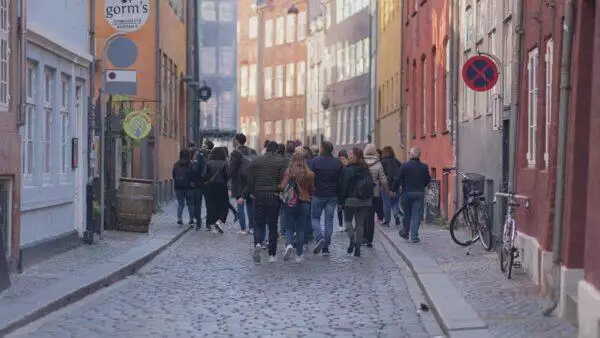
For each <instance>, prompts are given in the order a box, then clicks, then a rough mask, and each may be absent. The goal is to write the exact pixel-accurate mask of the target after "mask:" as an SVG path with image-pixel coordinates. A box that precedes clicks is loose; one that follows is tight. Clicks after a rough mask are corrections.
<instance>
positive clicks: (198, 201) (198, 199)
mask: <svg viewBox="0 0 600 338" xmlns="http://www.w3.org/2000/svg"><path fill="white" fill-rule="evenodd" d="M204 193H205V192H204V189H194V218H195V219H196V224H197V225H199V224H201V223H202V197H203V196H204Z"/></svg>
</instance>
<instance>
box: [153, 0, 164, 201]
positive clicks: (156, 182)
mask: <svg viewBox="0 0 600 338" xmlns="http://www.w3.org/2000/svg"><path fill="white" fill-rule="evenodd" d="M154 7H155V12H154V19H155V22H154V45H155V48H156V108H157V109H156V110H157V114H156V117H159V116H160V118H157V119H156V121H155V126H154V153H153V156H154V158H153V159H152V160H153V167H154V169H153V170H152V171H153V173H152V174H153V177H154V187H155V191H156V190H158V192H159V194H155V196H156V195H158V198H156V197H155V201H154V202H155V205H156V207H157V208H158V206H159V205H160V199H161V197H162V196H160V193H162V191H160V189H157V188H159V187H160V185H159V180H158V179H159V168H158V164H159V162H158V153H159V145H160V140H159V139H160V129H161V125H162V119H163V118H164V116H162V97H161V95H160V94H161V93H162V87H161V83H160V80H161V78H162V76H161V57H162V55H161V51H160V0H154Z"/></svg>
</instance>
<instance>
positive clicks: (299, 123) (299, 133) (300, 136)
mask: <svg viewBox="0 0 600 338" xmlns="http://www.w3.org/2000/svg"><path fill="white" fill-rule="evenodd" d="M296 139H297V140H300V141H304V119H296Z"/></svg>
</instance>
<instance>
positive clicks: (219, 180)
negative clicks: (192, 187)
mask: <svg viewBox="0 0 600 338" xmlns="http://www.w3.org/2000/svg"><path fill="white" fill-rule="evenodd" d="M204 178H205V182H204V187H205V188H206V228H207V230H211V226H213V225H214V226H215V229H216V230H217V231H219V232H220V233H223V226H224V224H225V221H226V220H227V214H228V213H229V193H228V189H227V181H228V180H229V164H228V163H227V148H224V147H216V148H214V149H213V150H212V151H211V152H210V155H209V157H208V162H206V171H205V174H204Z"/></svg>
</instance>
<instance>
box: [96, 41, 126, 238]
mask: <svg viewBox="0 0 600 338" xmlns="http://www.w3.org/2000/svg"><path fill="white" fill-rule="evenodd" d="M123 35H125V34H124V33H120V32H119V33H114V34H113V35H111V36H109V37H108V39H106V41H105V42H104V46H102V72H101V73H102V81H101V82H100V90H99V93H98V98H99V101H100V150H101V152H100V153H98V154H99V155H100V234H99V235H100V238H102V235H103V234H104V226H105V224H104V222H105V221H106V219H105V218H106V200H105V199H106V186H105V185H106V174H105V170H106V159H105V157H106V156H105V154H104V151H105V149H106V148H105V146H106V102H104V90H105V88H106V61H107V59H106V54H107V53H106V51H107V50H108V46H109V45H110V43H111V42H112V41H113V40H115V39H116V38H118V37H120V36H123Z"/></svg>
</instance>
